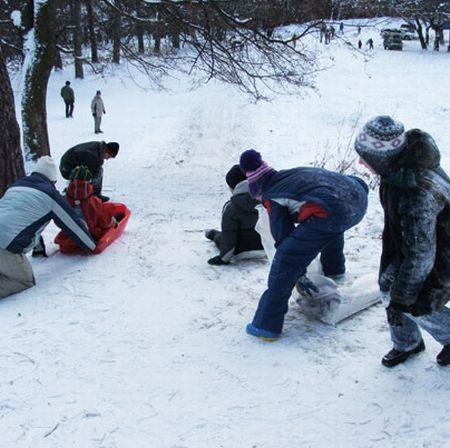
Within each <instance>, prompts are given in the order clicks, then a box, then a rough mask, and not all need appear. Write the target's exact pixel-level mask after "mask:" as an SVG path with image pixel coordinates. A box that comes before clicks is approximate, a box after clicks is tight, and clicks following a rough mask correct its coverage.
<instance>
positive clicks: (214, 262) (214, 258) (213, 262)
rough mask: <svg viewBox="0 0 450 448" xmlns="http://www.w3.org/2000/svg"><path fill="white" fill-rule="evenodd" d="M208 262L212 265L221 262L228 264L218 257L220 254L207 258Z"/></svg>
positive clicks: (221, 263) (217, 264)
mask: <svg viewBox="0 0 450 448" xmlns="http://www.w3.org/2000/svg"><path fill="white" fill-rule="evenodd" d="M208 263H209V264H212V265H213V266H221V265H223V264H230V263H229V262H228V261H223V260H222V258H220V255H217V257H213V258H210V259H209V260H208Z"/></svg>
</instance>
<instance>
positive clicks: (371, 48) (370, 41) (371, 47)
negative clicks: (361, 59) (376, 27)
mask: <svg viewBox="0 0 450 448" xmlns="http://www.w3.org/2000/svg"><path fill="white" fill-rule="evenodd" d="M366 45H369V50H373V39H372V38H370V39H369V40H368V41H367V42H366Z"/></svg>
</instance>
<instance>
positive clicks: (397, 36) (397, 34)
mask: <svg viewBox="0 0 450 448" xmlns="http://www.w3.org/2000/svg"><path fill="white" fill-rule="evenodd" d="M383 31H384V33H383V34H382V36H383V47H384V49H385V50H400V51H401V50H403V42H402V33H401V31H400V30H392V29H390V30H383Z"/></svg>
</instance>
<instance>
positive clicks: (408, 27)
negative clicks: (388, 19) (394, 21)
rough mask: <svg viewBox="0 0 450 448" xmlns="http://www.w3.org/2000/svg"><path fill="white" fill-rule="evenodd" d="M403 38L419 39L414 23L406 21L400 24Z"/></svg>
mask: <svg viewBox="0 0 450 448" xmlns="http://www.w3.org/2000/svg"><path fill="white" fill-rule="evenodd" d="M400 31H401V33H402V39H403V40H413V39H417V37H418V36H417V33H416V27H415V26H414V25H413V24H412V23H404V24H403V25H400Z"/></svg>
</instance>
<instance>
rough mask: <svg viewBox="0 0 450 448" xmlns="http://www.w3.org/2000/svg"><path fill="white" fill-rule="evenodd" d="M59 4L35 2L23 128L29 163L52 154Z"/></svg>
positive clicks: (50, 0)
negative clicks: (50, 107)
mask: <svg viewBox="0 0 450 448" xmlns="http://www.w3.org/2000/svg"><path fill="white" fill-rule="evenodd" d="M54 2H55V0H47V1H44V0H34V26H33V28H32V29H31V30H30V31H29V32H28V34H27V36H26V39H25V62H24V72H25V76H24V85H23V89H22V92H23V97H22V127H23V143H24V154H25V159H26V160H31V159H36V158H38V157H40V156H43V155H49V154H50V143H49V138H48V131H47V103H46V98H47V85H48V80H49V78H50V74H51V71H52V68H53V66H54V64H55V52H56V36H55V33H54V31H55V29H56V23H55V3H54Z"/></svg>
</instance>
